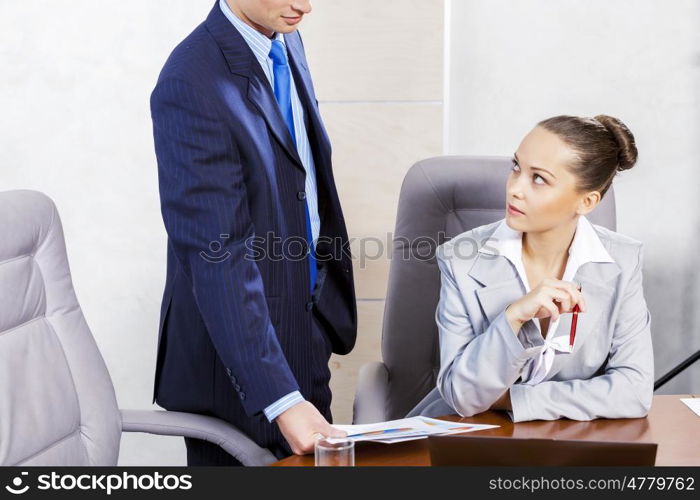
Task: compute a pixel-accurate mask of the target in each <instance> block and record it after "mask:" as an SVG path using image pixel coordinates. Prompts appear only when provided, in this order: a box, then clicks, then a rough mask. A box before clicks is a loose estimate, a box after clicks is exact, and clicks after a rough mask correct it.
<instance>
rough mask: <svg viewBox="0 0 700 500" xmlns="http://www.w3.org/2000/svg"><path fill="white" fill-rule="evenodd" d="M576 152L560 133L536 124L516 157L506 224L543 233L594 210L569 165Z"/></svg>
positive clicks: (521, 144)
mask: <svg viewBox="0 0 700 500" xmlns="http://www.w3.org/2000/svg"><path fill="white" fill-rule="evenodd" d="M575 160H576V153H575V152H574V151H573V150H572V149H571V148H570V147H569V146H568V145H567V144H566V143H564V142H563V141H562V140H561V139H560V138H559V137H558V136H557V135H556V134H554V133H552V132H549V131H548V130H546V129H544V128H542V127H535V128H534V129H533V130H532V131H531V132H530V133H529V134H527V135H526V136H525V138H524V139H523V141H522V142H521V143H520V146H519V147H518V150H517V151H516V152H515V155H514V157H513V168H512V170H511V173H510V176H509V177H508V184H507V187H506V223H507V224H508V226H510V227H511V228H512V229H514V230H516V231H521V232H542V231H547V230H550V229H553V228H555V227H557V226H560V225H561V224H566V223H569V222H573V221H574V220H575V218H576V216H577V215H583V214H585V213H588V212H590V210H592V209H593V208H594V207H595V204H596V203H597V201H596V200H594V203H593V206H590V204H591V200H590V199H588V200H587V198H590V193H581V192H579V191H577V189H576V182H577V178H576V176H575V175H574V174H573V173H572V172H571V171H570V170H569V168H568V167H567V165H569V164H571V163H572V162H574V161H575Z"/></svg>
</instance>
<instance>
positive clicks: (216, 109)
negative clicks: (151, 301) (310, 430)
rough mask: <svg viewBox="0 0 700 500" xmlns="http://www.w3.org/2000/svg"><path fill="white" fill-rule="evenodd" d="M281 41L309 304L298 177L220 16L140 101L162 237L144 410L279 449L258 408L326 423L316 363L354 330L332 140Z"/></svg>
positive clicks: (286, 137) (295, 42) (260, 86)
mask: <svg viewBox="0 0 700 500" xmlns="http://www.w3.org/2000/svg"><path fill="white" fill-rule="evenodd" d="M286 41H287V48H288V53H289V58H290V65H291V69H292V72H293V75H294V79H295V81H296V84H297V90H298V93H299V97H300V99H301V102H302V105H303V108H304V114H305V119H306V126H307V130H308V133H309V141H310V143H311V148H312V150H313V155H314V161H315V164H316V173H317V180H318V197H319V214H320V216H321V231H320V238H319V243H318V244H317V254H318V257H317V259H318V265H319V273H318V278H317V286H316V290H315V292H314V294H313V295H311V293H310V292H309V285H308V283H309V269H308V260H307V259H308V258H307V257H301V254H302V252H305V251H306V248H305V245H306V243H305V242H306V239H305V238H306V226H305V224H306V219H305V205H304V201H303V198H304V194H303V192H304V180H305V171H304V168H303V165H302V163H301V160H300V159H299V156H298V154H297V152H296V148H295V146H294V144H293V143H292V139H291V136H290V134H289V132H288V130H287V127H286V125H285V122H284V119H283V118H282V115H281V113H280V111H279V108H278V106H277V103H276V101H275V97H274V93H273V91H272V89H271V87H270V84H269V82H268V80H267V78H266V76H265V74H264V72H263V71H262V68H261V67H260V64H259V63H258V61H257V60H256V59H255V57H254V55H253V53H252V52H251V50H250V48H249V47H248V46H247V44H246V43H245V40H244V39H243V38H242V36H241V35H240V34H239V33H238V31H237V30H236V29H235V28H234V27H233V26H232V25H231V23H230V22H229V21H228V19H226V18H225V16H224V15H223V13H222V12H221V11H220V9H219V7H218V5H215V6H214V8H213V9H212V11H211V13H210V14H209V16H208V17H207V19H206V21H205V22H204V23H202V24H201V25H199V26H198V27H197V28H196V29H195V30H194V31H193V32H192V33H191V34H190V35H189V36H188V37H187V38H185V40H184V41H182V42H181V43H180V44H179V45H178V46H177V47H176V48H175V49H174V51H173V52H172V54H171V55H170V57H169V58H168V60H167V62H166V63H165V66H164V67H163V70H162V72H161V74H160V76H159V78H158V83H157V85H156V87H155V89H154V90H153V93H152V95H151V115H152V119H153V130H154V138H155V148H156V156H157V159H158V177H159V186H160V198H161V211H162V215H163V221H164V223H165V228H166V231H167V234H168V247H167V278H166V284H165V291H164V295H163V302H162V307H161V317H160V328H159V341H158V360H157V366H156V375H155V386H154V400H156V401H157V402H158V404H160V405H161V406H163V407H164V408H167V409H169V410H180V411H191V412H196V413H203V414H210V415H215V416H218V417H220V418H224V419H226V420H228V421H229V422H231V423H233V424H234V425H236V426H238V427H239V428H240V429H241V430H243V431H244V432H246V433H247V434H248V435H249V436H251V437H252V438H253V439H254V440H255V441H257V442H258V443H259V444H261V445H263V446H266V447H269V448H272V449H275V448H276V447H277V446H278V445H280V443H283V439H282V437H281V434H280V433H279V430H278V429H277V427H276V425H270V424H269V423H268V422H267V420H266V418H265V417H264V415H263V413H262V410H263V409H264V408H265V407H267V406H268V405H270V404H271V403H273V402H275V401H276V400H277V399H279V398H280V397H282V396H284V395H286V394H288V393H289V392H291V391H294V390H300V391H301V393H302V395H303V396H304V397H305V398H306V399H307V400H309V401H311V402H312V403H314V404H315V405H316V406H317V408H319V410H320V411H321V412H322V413H323V414H325V416H326V418H328V419H330V391H329V389H328V387H327V378H328V377H327V373H328V367H327V364H328V357H329V356H330V352H331V350H332V351H333V352H336V353H339V354H345V353H347V352H349V351H350V350H351V349H352V347H353V345H354V343H355V336H356V328H357V313H356V304H355V292H354V286H353V276H352V266H351V259H350V252H349V242H348V236H347V231H346V229H345V221H344V219H343V215H342V212H341V208H340V203H339V200H338V195H337V192H336V188H335V182H334V179H333V173H332V170H331V148H330V142H329V140H328V136H327V135H326V131H325V129H324V126H323V123H322V121H321V117H320V115H319V111H318V101H317V100H316V97H315V94H314V90H313V86H312V83H311V76H310V74H309V70H308V67H307V62H306V59H305V56H304V50H303V45H302V42H301V38H300V36H299V34H298V33H294V34H292V35H287V36H286ZM302 247H303V248H302ZM312 317H313V318H314V321H315V322H316V324H317V325H319V327H315V328H312ZM318 331H321V332H322V335H321V337H323V338H322V339H319V338H318V337H319V335H318V333H315V332H318ZM319 380H324V381H325V383H319ZM319 385H325V387H318V386H319Z"/></svg>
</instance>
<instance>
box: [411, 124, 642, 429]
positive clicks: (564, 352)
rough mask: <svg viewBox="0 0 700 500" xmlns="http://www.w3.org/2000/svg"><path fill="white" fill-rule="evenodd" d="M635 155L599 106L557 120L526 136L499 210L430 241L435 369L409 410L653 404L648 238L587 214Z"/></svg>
mask: <svg viewBox="0 0 700 500" xmlns="http://www.w3.org/2000/svg"><path fill="white" fill-rule="evenodd" d="M636 159H637V149H636V146H635V142H634V137H633V135H632V133H631V132H630V131H629V129H628V128H627V127H626V126H625V125H624V124H623V123H622V122H621V121H620V120H618V119H616V118H613V117H610V116H606V115H600V116H597V117H595V118H581V117H574V116H557V117H553V118H550V119H547V120H544V121H542V122H540V123H539V124H538V125H537V126H536V127H535V128H534V129H533V130H532V131H531V132H530V133H529V134H528V135H527V136H525V138H524V139H523V141H522V142H521V144H520V146H519V147H518V150H517V152H516V153H515V155H514V157H513V168H512V171H511V173H510V177H509V178H508V182H507V185H506V216H505V219H503V220H501V221H499V222H495V223H493V224H489V225H486V226H481V227H478V228H476V229H473V230H471V231H467V232H465V233H462V234H460V235H459V236H457V237H455V238H453V239H452V240H450V241H448V242H446V243H444V244H443V245H441V246H440V247H438V253H437V259H438V264H439V267H440V271H441V273H442V287H441V291H440V302H439V305H438V308H437V311H436V321H437V324H438V329H439V334H440V372H439V375H438V380H437V387H436V388H435V390H433V391H432V392H431V393H430V394H429V395H428V396H426V398H425V399H424V400H423V401H422V402H421V403H420V404H419V405H418V406H417V407H416V408H415V409H414V410H413V411H412V412H411V414H410V415H416V414H422V415H430V416H437V415H445V414H448V413H454V412H457V413H458V414H460V415H462V416H471V415H474V414H476V413H480V412H483V411H486V410H489V409H492V410H494V409H497V410H506V411H508V412H509V415H510V416H511V418H512V419H513V421H514V422H522V421H527V420H554V419H558V418H563V417H566V418H570V419H575V420H591V419H595V418H634V417H643V416H645V415H646V414H647V413H648V411H649V408H650V406H651V400H652V392H653V373H654V369H653V355H652V345H651V334H650V329H649V312H648V309H647V305H646V302H645V300H644V295H643V290H642V245H641V243H639V242H638V241H635V240H633V239H631V238H628V237H626V236H623V235H621V234H618V233H615V232H613V231H610V230H608V229H605V228H603V227H600V226H595V225H593V224H591V223H590V222H589V221H588V220H587V219H586V217H585V216H586V214H588V213H590V212H591V211H592V210H593V209H594V208H595V207H596V205H598V203H599V202H600V200H601V199H602V197H603V196H604V195H605V192H606V191H607V189H608V188H609V187H610V184H611V183H612V180H613V178H614V177H615V175H616V174H617V173H618V172H621V171H623V170H627V169H630V168H632V166H633V165H634V164H635V162H636ZM640 201H641V200H640ZM475 242H477V245H476V246H477V247H478V248H479V250H478V252H474V251H473V249H474V243H475ZM461 244H464V246H463V247H461V248H463V249H464V251H460V245H461ZM579 288H580V291H579ZM576 306H578V308H579V309H580V314H577V321H576V334H575V338H574V343H573V348H571V346H570V333H571V330H570V327H571V323H572V318H573V316H574V314H570V313H573V312H574V308H575V307H576Z"/></svg>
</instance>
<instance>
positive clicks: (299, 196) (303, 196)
mask: <svg viewBox="0 0 700 500" xmlns="http://www.w3.org/2000/svg"><path fill="white" fill-rule="evenodd" d="M297 199H298V200H300V201H303V200H305V199H306V193H305V192H304V191H299V192H298V193H297Z"/></svg>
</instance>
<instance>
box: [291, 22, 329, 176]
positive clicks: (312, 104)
mask: <svg viewBox="0 0 700 500" xmlns="http://www.w3.org/2000/svg"><path fill="white" fill-rule="evenodd" d="M285 41H286V42H287V52H288V54H289V60H290V66H291V68H292V74H293V75H294V81H295V82H296V86H297V93H298V94H299V99H300V100H301V104H302V107H303V108H304V112H305V113H306V115H307V116H308V117H309V121H310V122H311V126H312V127H313V131H314V132H315V136H316V137H317V139H318V142H319V144H318V146H319V151H321V152H322V153H323V154H324V158H323V159H322V160H323V162H324V164H327V163H330V139H329V138H328V134H327V133H326V129H325V127H324V126H323V120H321V115H320V114H319V110H318V104H317V101H316V96H315V94H314V91H313V83H312V81H311V74H310V73H309V68H308V67H307V65H306V58H305V57H304V53H303V49H302V48H301V43H300V38H299V34H298V33H294V34H292V35H285Z"/></svg>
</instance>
